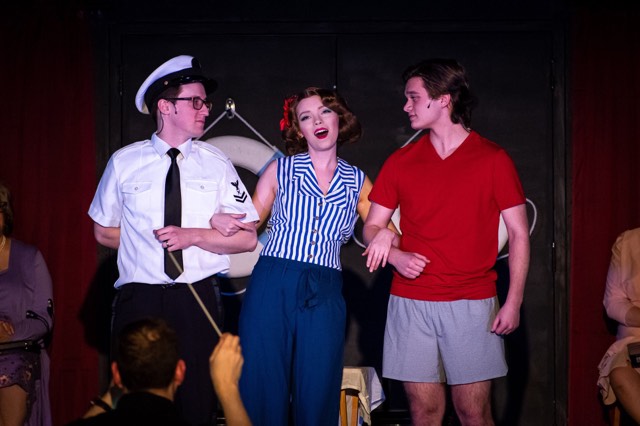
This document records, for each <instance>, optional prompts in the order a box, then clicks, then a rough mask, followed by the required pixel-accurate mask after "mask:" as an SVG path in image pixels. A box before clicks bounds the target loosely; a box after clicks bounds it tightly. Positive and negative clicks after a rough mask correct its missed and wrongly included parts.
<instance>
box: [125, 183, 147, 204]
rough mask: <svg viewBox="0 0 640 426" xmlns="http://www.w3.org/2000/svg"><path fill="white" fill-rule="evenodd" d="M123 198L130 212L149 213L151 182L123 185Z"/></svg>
mask: <svg viewBox="0 0 640 426" xmlns="http://www.w3.org/2000/svg"><path fill="white" fill-rule="evenodd" d="M122 197H123V200H124V204H125V205H126V206H129V207H130V209H129V210H133V211H147V210H148V209H149V207H150V206H151V198H150V197H151V182H127V183H123V184H122Z"/></svg>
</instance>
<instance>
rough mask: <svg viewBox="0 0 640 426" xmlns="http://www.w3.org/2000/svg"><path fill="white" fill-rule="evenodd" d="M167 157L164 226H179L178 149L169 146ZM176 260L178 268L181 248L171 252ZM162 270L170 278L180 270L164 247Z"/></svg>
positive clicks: (176, 275)
mask: <svg viewBox="0 0 640 426" xmlns="http://www.w3.org/2000/svg"><path fill="white" fill-rule="evenodd" d="M167 154H168V155H169V157H171V166H170V167H169V172H168V173H167V179H166V181H165V185H164V226H169V225H175V226H180V224H181V219H182V197H181V195H180V168H179V167H178V162H177V161H176V159H177V158H178V154H180V151H179V150H178V149H177V148H171V149H170V150H169V151H167ZM171 253H172V254H173V256H174V257H175V258H176V260H177V261H178V264H179V265H180V269H182V268H183V267H182V250H176V251H172V252H171ZM164 271H165V272H166V274H167V275H169V277H171V279H172V280H175V279H176V278H177V277H178V275H180V271H179V270H178V268H177V267H176V265H175V263H173V260H172V259H171V257H169V250H168V249H166V248H165V249H164Z"/></svg>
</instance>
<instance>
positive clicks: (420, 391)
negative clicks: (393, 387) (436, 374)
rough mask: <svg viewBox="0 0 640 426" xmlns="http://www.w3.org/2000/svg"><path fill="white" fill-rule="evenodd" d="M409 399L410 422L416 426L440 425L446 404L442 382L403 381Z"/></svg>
mask: <svg viewBox="0 0 640 426" xmlns="http://www.w3.org/2000/svg"><path fill="white" fill-rule="evenodd" d="M404 390H405V393H406V394H407V399H408V400H409V409H410V411H411V423H412V424H414V425H416V426H418V425H419V426H441V425H442V418H443V417H444V410H445V405H446V392H445V390H446V389H445V385H444V384H443V383H417V382H404Z"/></svg>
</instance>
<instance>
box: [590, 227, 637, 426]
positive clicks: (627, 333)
mask: <svg viewBox="0 0 640 426" xmlns="http://www.w3.org/2000/svg"><path fill="white" fill-rule="evenodd" d="M611 252H612V255H611V263H610V264H609V273H608V274H607V285H606V289H605V293H604V306H605V308H606V311H607V315H608V316H609V317H610V318H611V319H613V320H615V321H617V322H618V332H617V335H616V341H615V342H614V343H613V344H612V345H611V346H610V347H609V349H608V350H607V352H606V353H605V355H604V357H603V358H602V361H600V365H599V367H598V368H599V370H600V377H599V378H598V387H599V388H600V394H601V396H602V399H603V401H604V403H605V404H607V405H609V404H613V403H614V402H616V400H617V401H619V403H620V404H621V405H622V407H623V408H624V410H625V411H626V412H627V414H628V415H629V416H630V417H631V418H633V420H635V421H636V422H638V423H640V368H634V365H632V362H631V361H632V358H631V357H630V349H629V346H628V345H629V344H634V343H638V345H640V228H635V229H631V230H628V231H625V232H623V233H622V234H620V236H618V238H617V240H616V242H615V244H614V245H613V248H612V250H611ZM631 352H634V351H633V348H631ZM639 352H640V351H639ZM639 356H640V355H639ZM636 367H637V365H636Z"/></svg>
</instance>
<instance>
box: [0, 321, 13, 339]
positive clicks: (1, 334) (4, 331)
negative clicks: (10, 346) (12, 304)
mask: <svg viewBox="0 0 640 426" xmlns="http://www.w3.org/2000/svg"><path fill="white" fill-rule="evenodd" d="M14 333H15V330H14V329H13V323H12V322H11V321H9V320H0V342H10V341H11V340H12V338H13V335H14Z"/></svg>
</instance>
